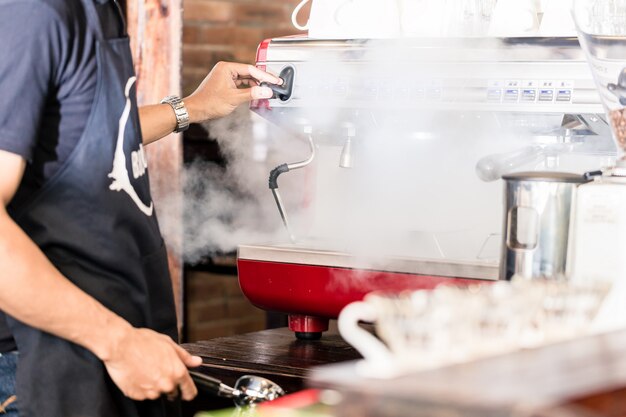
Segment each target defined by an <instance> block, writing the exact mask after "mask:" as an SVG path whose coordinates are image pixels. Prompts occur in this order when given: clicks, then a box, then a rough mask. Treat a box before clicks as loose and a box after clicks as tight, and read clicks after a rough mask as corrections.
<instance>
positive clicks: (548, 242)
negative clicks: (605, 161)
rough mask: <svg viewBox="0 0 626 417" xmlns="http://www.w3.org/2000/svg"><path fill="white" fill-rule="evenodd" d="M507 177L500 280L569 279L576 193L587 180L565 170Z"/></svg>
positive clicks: (505, 179)
mask: <svg viewBox="0 0 626 417" xmlns="http://www.w3.org/2000/svg"><path fill="white" fill-rule="evenodd" d="M502 178H503V179H504V181H505V183H504V210H505V211H504V230H503V239H504V241H503V242H502V257H501V262H500V279H505V280H510V279H511V278H513V276H520V277H523V278H531V279H532V278H554V277H560V276H562V275H564V274H565V272H566V266H567V257H568V248H569V234H570V220H571V213H572V207H573V205H574V201H575V198H576V189H577V187H578V185H580V184H582V183H584V182H586V181H587V180H586V179H585V177H583V176H581V175H576V174H570V173H562V172H521V173H515V174H511V175H505V176H504V177H502Z"/></svg>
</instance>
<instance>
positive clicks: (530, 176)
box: [502, 171, 588, 184]
mask: <svg viewBox="0 0 626 417" xmlns="http://www.w3.org/2000/svg"><path fill="white" fill-rule="evenodd" d="M502 179H503V180H505V181H544V182H566V183H574V184H582V183H585V182H587V181H588V180H587V179H585V177H584V176H582V175H580V174H573V173H571V172H553V171H530V172H515V173H513V174H507V175H503V176H502Z"/></svg>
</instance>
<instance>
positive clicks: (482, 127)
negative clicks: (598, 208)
mask: <svg viewBox="0 0 626 417" xmlns="http://www.w3.org/2000/svg"><path fill="white" fill-rule="evenodd" d="M405 42H411V41H399V42H398V43H397V44H395V45H390V44H389V43H387V44H385V47H383V48H381V47H378V48H376V47H374V48H369V45H365V44H364V48H363V49H362V50H360V51H359V52H358V54H360V55H358V56H347V57H344V59H337V55H330V54H329V55H325V54H323V53H320V54H319V55H316V56H315V58H314V59H313V60H311V61H309V62H307V63H306V65H304V64H303V65H300V66H299V67H298V71H299V72H298V73H297V77H299V78H298V79H299V80H300V81H298V84H297V88H298V90H297V93H296V94H297V96H298V100H299V101H297V102H294V103H295V104H294V105H293V106H289V107H287V108H286V109H285V110H287V111H286V112H285V113H280V112H279V110H278V108H277V107H278V106H277V107H275V108H274V109H273V110H272V113H271V114H270V115H268V118H272V119H273V122H274V123H276V125H274V124H272V123H270V122H269V121H267V120H264V119H263V118H260V117H259V116H257V115H255V114H252V113H251V112H250V111H249V110H248V109H247V108H241V109H239V110H238V111H237V112H236V113H235V114H234V115H233V116H231V117H229V118H226V119H222V120H219V121H215V122H213V123H210V124H209V125H208V126H207V127H208V130H209V132H210V136H211V137H214V138H216V139H217V140H218V141H219V144H220V148H221V150H222V152H223V153H224V155H225V157H226V159H227V160H228V164H227V166H226V167H219V166H217V165H215V164H208V163H205V162H197V163H194V164H192V165H191V167H189V168H188V169H187V170H186V171H185V173H184V180H185V186H184V190H185V196H184V205H185V210H184V212H185V219H184V221H185V236H184V258H185V260H186V261H187V262H194V261H196V260H198V259H199V258H200V257H201V256H203V255H206V254H207V253H210V252H215V251H218V252H230V251H232V250H234V249H236V247H237V246H238V245H240V244H247V243H248V244H274V245H275V244H289V240H288V235H287V233H286V232H285V230H284V228H283V226H282V223H281V221H280V216H279V213H278V210H277V208H276V205H275V203H274V200H273V198H272V194H271V192H270V190H269V189H268V176H269V172H270V170H271V169H272V168H274V167H275V166H277V165H280V164H282V163H287V162H296V161H301V160H304V159H306V158H307V157H308V146H307V142H306V140H305V138H304V136H303V135H302V133H301V132H302V131H303V129H302V127H303V126H307V125H309V126H312V127H313V138H314V140H315V141H316V144H317V156H316V159H315V161H314V162H313V163H312V164H311V165H310V166H308V167H306V168H304V169H302V170H298V171H294V172H289V173H287V174H284V175H282V176H281V177H280V180H279V185H280V193H281V196H282V197H283V199H284V200H285V201H286V205H287V213H288V215H289V216H290V217H291V220H292V225H293V226H294V234H295V235H296V237H297V242H296V245H299V246H302V247H307V248H312V249H330V250H338V251H344V252H348V253H353V254H357V255H363V257H369V256H370V255H371V254H376V255H377V256H379V257H380V256H383V257H384V256H385V255H393V256H406V257H419V258H429V259H452V260H480V261H492V262H497V261H498V257H499V245H500V241H501V235H500V234H501V228H502V188H503V185H502V182H501V181H500V180H497V181H485V179H486V178H487V179H488V178H489V175H488V174H490V173H485V172H481V171H480V169H487V168H489V163H490V162H493V161H496V162H498V163H502V161H505V162H504V163H506V164H513V165H514V167H513V170H516V171H524V170H538V169H552V170H561V171H573V172H581V173H582V172H584V171H586V170H589V169H594V168H596V167H597V166H599V165H600V163H601V162H600V159H602V158H606V154H607V153H606V152H604V154H603V155H600V156H598V155H592V152H591V149H589V148H587V149H586V150H585V149H579V148H581V145H580V143H578V142H574V143H562V138H561V139H559V138H558V133H555V132H554V130H553V131H552V132H550V129H555V128H558V127H560V123H561V119H562V114H561V115H559V114H555V115H552V116H550V115H542V114H534V115H532V114H530V113H526V114H523V115H520V114H519V113H517V114H516V113H515V112H494V111H481V110H480V109H477V108H475V104H472V103H475V101H474V102H472V101H471V100H467V101H464V100H463V99H461V97H463V94H473V93H475V94H480V95H481V97H483V95H484V94H486V91H485V86H484V84H479V85H478V87H474V86H471V85H470V84H469V83H471V82H468V80H466V79H464V77H466V78H467V79H469V80H471V79H481V80H482V81H481V82H483V83H484V82H486V81H485V80H484V79H485V78H489V75H483V72H484V71H485V68H486V67H487V65H486V64H485V63H484V62H481V61H480V60H477V59H474V58H475V57H476V56H478V55H477V54H479V53H483V51H481V50H478V49H477V48H476V44H475V43H474V42H475V40H472V39H468V41H467V43H466V44H465V45H460V46H459V45H457V47H455V48H439V49H437V48H432V49H429V50H428V51H427V54H426V55H427V56H425V57H423V59H422V60H421V61H411V60H410V59H407V56H406V54H407V48H408V46H409V44H407V43H405ZM495 42H496V41H495V40H494V44H493V48H494V49H495V48H497V47H498V46H499V45H498V44H496V43H495ZM366 46H367V47H366ZM374 46H375V44H374ZM505 49H506V48H505ZM503 52H504V49H503ZM354 58H357V59H356V61H357V62H366V64H364V65H355V59H354ZM283 65H284V64H283V63H281V64H278V65H277V67H276V68H271V67H268V69H269V70H271V71H274V72H276V73H278V72H279V71H280V69H281V67H282V66H283ZM513 71H518V74H515V73H512V74H511V77H512V78H515V77H518V78H520V79H522V78H523V76H524V74H523V73H522V72H520V71H523V70H519V69H517V70H516V69H515V68H514V69H513ZM494 76H495V77H501V76H502V74H496V75H494ZM481 77H482V78H481ZM472 88H473V89H474V90H472ZM346 91H348V92H349V94H355V95H354V96H353V99H354V98H356V101H355V102H346V101H345V92H346ZM461 93H462V94H461ZM465 98H467V96H465ZM415 102H419V103H421V105H420V106H415ZM521 116H522V117H521ZM346 126H352V127H354V129H355V133H356V134H355V136H354V138H353V139H352V150H353V160H354V167H353V168H351V169H345V168H341V167H340V166H339V161H340V155H341V152H342V148H343V145H344V143H345V140H346V137H347V132H348V131H349V130H350V129H349V128H347V127H346ZM296 132H300V133H296ZM609 140H610V138H609ZM601 145H602V146H604V142H603V143H602V144H601ZM602 146H600V148H602ZM602 149H604V148H602ZM520 155H521V157H520ZM486 157H493V161H491V160H489V159H487V160H485V158H486ZM518 157H519V158H518ZM507 158H509V159H512V161H511V160H509V159H507ZM480 161H483V163H485V164H486V165H484V166H482V168H481V165H480V163H479V162H480ZM485 161H486V162H485ZM485 166H486V167H487V168H485ZM477 167H478V168H479V172H477ZM500 168H502V167H500ZM500 168H498V169H500ZM501 173H504V172H501ZM501 173H497V172H496V173H495V174H493V173H491V174H493V175H494V177H493V179H495V178H499V175H500V174H501Z"/></svg>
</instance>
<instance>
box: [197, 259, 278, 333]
mask: <svg viewBox="0 0 626 417" xmlns="http://www.w3.org/2000/svg"><path fill="white" fill-rule="evenodd" d="M186 281H187V282H186V288H187V317H186V322H187V326H186V332H185V333H186V338H185V339H186V341H188V342H195V341H198V340H208V339H213V338H215V337H222V336H232V335H235V334H241V333H248V332H253V331H257V330H262V329H264V328H265V312H263V311H261V310H259V309H257V308H256V307H254V306H253V305H252V304H250V303H249V302H248V300H247V299H246V298H245V297H244V296H243V294H242V293H241V290H240V289H239V284H238V281H237V276H236V275H234V274H229V273H215V272H203V271H188V272H187V273H186Z"/></svg>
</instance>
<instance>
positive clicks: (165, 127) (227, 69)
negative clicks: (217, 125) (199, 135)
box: [139, 62, 282, 144]
mask: <svg viewBox="0 0 626 417" xmlns="http://www.w3.org/2000/svg"><path fill="white" fill-rule="evenodd" d="M263 81H265V82H269V83H272V84H280V83H281V82H282V81H281V80H280V78H278V77H275V76H273V75H271V74H268V73H266V72H264V71H261V70H260V69H258V68H255V67H253V66H251V65H246V64H236V63H231V62H219V63H218V64H217V65H215V67H213V69H212V70H211V72H210V73H209V75H207V77H206V78H205V79H204V81H203V82H202V83H201V84H200V86H199V87H198V88H197V89H196V91H194V92H193V94H191V95H190V96H189V97H186V98H184V99H183V102H184V103H185V107H186V108H187V111H188V112H189V122H190V123H200V122H204V121H205V120H212V119H217V118H220V117H223V116H226V115H228V114H230V113H232V112H233V110H235V109H236V108H237V107H238V106H239V105H241V104H243V103H245V102H248V101H250V100H258V99H264V98H270V97H272V94H273V93H272V90H270V89H269V88H267V87H260V86H258V85H257V83H258V82H263ZM242 86H246V87H248V88H240V87H242ZM139 121H140V124H141V132H142V134H143V143H144V144H148V143H152V142H154V141H155V140H158V139H161V138H162V137H164V136H167V135H169V134H170V133H172V132H173V131H174V129H175V128H176V116H175V115H174V111H173V110H172V107H171V106H170V105H169V104H154V105H149V106H143V107H141V108H140V109H139Z"/></svg>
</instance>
